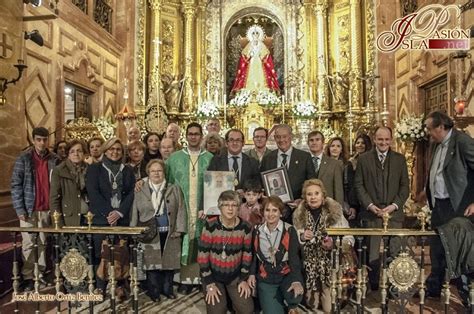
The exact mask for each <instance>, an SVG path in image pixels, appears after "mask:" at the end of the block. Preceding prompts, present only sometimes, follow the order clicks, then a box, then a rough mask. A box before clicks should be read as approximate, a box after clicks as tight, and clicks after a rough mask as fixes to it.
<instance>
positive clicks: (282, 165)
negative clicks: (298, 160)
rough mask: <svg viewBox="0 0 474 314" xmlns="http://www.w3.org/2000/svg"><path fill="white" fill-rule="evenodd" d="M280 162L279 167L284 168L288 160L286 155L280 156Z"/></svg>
mask: <svg viewBox="0 0 474 314" xmlns="http://www.w3.org/2000/svg"><path fill="white" fill-rule="evenodd" d="M281 157H282V160H281V165H280V167H286V159H287V158H288V155H287V154H281Z"/></svg>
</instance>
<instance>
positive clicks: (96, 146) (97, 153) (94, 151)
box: [85, 137, 104, 165]
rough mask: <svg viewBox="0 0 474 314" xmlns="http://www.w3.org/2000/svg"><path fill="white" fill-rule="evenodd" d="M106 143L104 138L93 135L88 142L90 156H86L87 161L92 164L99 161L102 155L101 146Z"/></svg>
mask: <svg viewBox="0 0 474 314" xmlns="http://www.w3.org/2000/svg"><path fill="white" fill-rule="evenodd" d="M102 144H104V140H103V139H102V138H100V137H93V138H91V139H90V140H89V141H88V142H87V148H88V150H89V157H87V158H86V160H85V162H86V163H88V164H89V165H90V164H94V163H98V162H99V161H100V158H101V156H102V152H101V147H102Z"/></svg>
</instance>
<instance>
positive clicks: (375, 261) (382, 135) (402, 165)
mask: <svg viewBox="0 0 474 314" xmlns="http://www.w3.org/2000/svg"><path fill="white" fill-rule="evenodd" d="M374 143H375V148H374V149H372V150H371V151H368V152H366V153H364V154H362V155H361V156H360V157H359V160H358V161H357V170H356V174H355V178H354V186H355V189H356V192H357V196H358V198H359V201H360V204H361V224H362V226H363V227H366V228H381V227H382V217H383V215H384V214H386V213H387V214H389V215H391V218H390V220H389V224H388V226H389V227H390V228H401V227H402V225H403V217H404V214H403V206H404V205H405V202H406V200H407V199H408V195H409V182H408V169H407V163H406V160H405V157H404V156H403V155H402V154H399V153H397V152H394V151H392V150H391V149H390V145H391V143H392V130H391V129H389V128H387V127H383V126H381V127H378V128H377V130H376V131H375V134H374ZM380 241H381V237H379V236H371V237H368V241H367V242H368V243H367V247H368V249H369V253H368V254H369V267H370V268H372V271H371V272H369V282H370V285H371V288H372V289H373V290H377V289H378V283H379V273H380V259H379V252H380ZM389 243H390V255H391V257H392V258H394V257H396V256H397V255H398V253H399V250H400V246H401V242H400V238H397V237H393V238H391V239H390V242H389Z"/></svg>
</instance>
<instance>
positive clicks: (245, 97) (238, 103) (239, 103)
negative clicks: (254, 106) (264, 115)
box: [229, 90, 251, 108]
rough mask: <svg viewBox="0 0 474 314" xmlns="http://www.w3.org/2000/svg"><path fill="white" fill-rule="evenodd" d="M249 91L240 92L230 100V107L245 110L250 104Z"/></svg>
mask: <svg viewBox="0 0 474 314" xmlns="http://www.w3.org/2000/svg"><path fill="white" fill-rule="evenodd" d="M250 96H251V94H250V91H249V90H241V91H240V92H239V93H238V94H237V95H235V97H234V98H232V99H231V101H230V103H229V104H230V105H231V106H234V107H237V108H245V107H247V105H248V104H249V103H250Z"/></svg>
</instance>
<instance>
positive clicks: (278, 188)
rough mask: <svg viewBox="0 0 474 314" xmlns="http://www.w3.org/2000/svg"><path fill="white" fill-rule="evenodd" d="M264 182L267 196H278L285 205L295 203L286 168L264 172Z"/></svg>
mask: <svg viewBox="0 0 474 314" xmlns="http://www.w3.org/2000/svg"><path fill="white" fill-rule="evenodd" d="M262 181H263V187H264V189H265V194H266V195H267V196H270V195H276V196H278V197H279V198H280V199H281V200H282V201H283V202H284V203H287V202H291V201H293V193H292V191H291V186H290V180H289V179H288V172H287V170H286V167H279V168H275V169H272V170H268V171H264V172H262Z"/></svg>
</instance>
